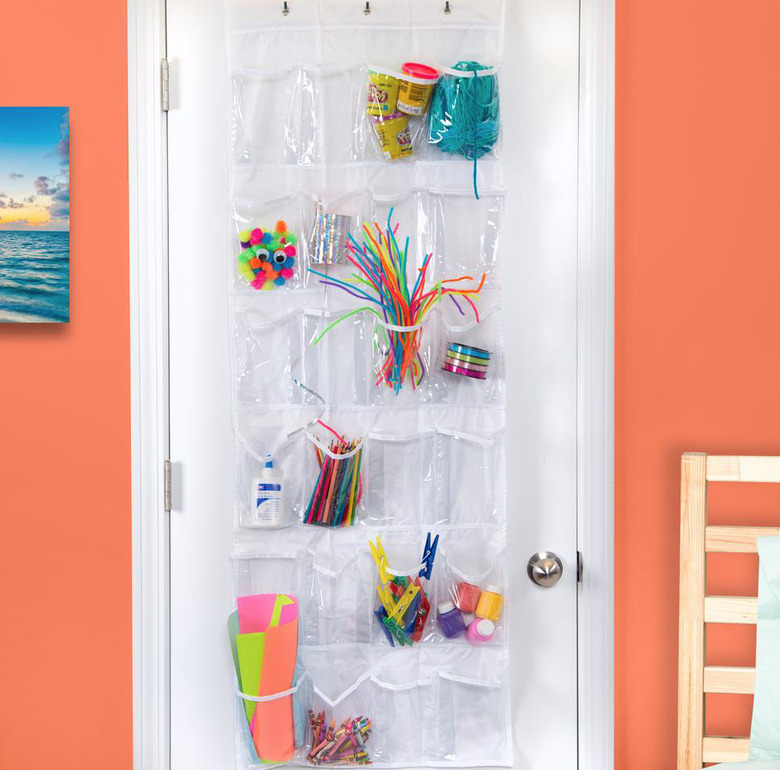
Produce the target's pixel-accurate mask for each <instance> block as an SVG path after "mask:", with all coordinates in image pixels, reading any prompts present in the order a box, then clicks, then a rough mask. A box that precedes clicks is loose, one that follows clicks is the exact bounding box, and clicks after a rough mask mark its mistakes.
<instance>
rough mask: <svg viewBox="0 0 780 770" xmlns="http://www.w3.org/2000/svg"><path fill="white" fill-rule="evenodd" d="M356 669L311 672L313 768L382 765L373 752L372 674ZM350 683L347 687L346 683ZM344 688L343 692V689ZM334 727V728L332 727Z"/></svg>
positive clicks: (309, 753)
mask: <svg viewBox="0 0 780 770" xmlns="http://www.w3.org/2000/svg"><path fill="white" fill-rule="evenodd" d="M359 670H360V669H359V668H358V667H357V666H354V665H353V666H341V665H336V666H334V668H333V670H332V671H329V672H326V671H324V670H323V669H321V668H319V667H318V669H317V670H316V671H313V672H311V671H310V680H309V682H308V683H307V685H306V686H305V688H302V689H305V696H304V697H305V703H306V711H307V725H306V739H305V752H306V762H307V764H310V765H330V764H349V765H351V764H354V765H357V764H368V763H369V762H370V763H373V764H380V763H381V757H380V756H378V755H377V752H376V751H375V749H374V743H375V741H374V738H375V725H374V699H373V684H372V682H371V679H370V673H369V672H365V671H364V672H363V673H361V674H360V675H358V676H357V677H356V676H355V673H354V672H355V671H359ZM347 682H351V683H350V684H349V685H347V686H345V683H347ZM342 688H343V689H342ZM331 726H332V727H331Z"/></svg>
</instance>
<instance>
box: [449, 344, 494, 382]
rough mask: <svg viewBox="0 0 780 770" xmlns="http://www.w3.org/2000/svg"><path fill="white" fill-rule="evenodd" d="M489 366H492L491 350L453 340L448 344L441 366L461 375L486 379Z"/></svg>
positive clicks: (475, 378) (474, 378)
mask: <svg viewBox="0 0 780 770" xmlns="http://www.w3.org/2000/svg"><path fill="white" fill-rule="evenodd" d="M488 366H490V351H488V350H483V349H482V348H475V347H472V346H471V345H463V344H461V343H460V342H451V343H450V344H449V345H448V346H447V353H446V355H445V357H444V363H443V364H442V366H441V368H442V369H443V370H444V371H445V372H450V373H451V374H457V375H459V376H461V377H470V378H471V379H473V380H485V379H487V370H488Z"/></svg>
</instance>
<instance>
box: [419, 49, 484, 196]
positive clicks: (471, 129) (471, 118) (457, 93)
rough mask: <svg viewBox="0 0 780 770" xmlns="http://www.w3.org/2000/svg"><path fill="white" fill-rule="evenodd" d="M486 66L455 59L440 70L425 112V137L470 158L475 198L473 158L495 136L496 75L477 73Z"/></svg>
mask: <svg viewBox="0 0 780 770" xmlns="http://www.w3.org/2000/svg"><path fill="white" fill-rule="evenodd" d="M489 69H492V68H491V67H487V66H486V65H484V64H480V63H479V62H476V61H459V62H458V63H457V64H456V65H455V66H454V67H453V68H452V69H451V70H444V72H443V74H442V77H441V80H440V81H439V83H438V85H437V86H436V90H435V91H434V92H433V96H432V97H431V106H430V111H429V113H428V141H429V142H430V143H431V144H435V145H436V146H437V147H438V148H439V149H440V150H441V151H442V152H446V153H449V154H451V155H461V156H463V157H464V158H467V159H468V160H472V161H473V162H474V195H475V196H476V197H477V198H479V192H478V191H477V159H478V158H481V157H482V156H483V155H487V154H488V153H489V152H490V151H491V150H492V149H493V146H494V145H495V143H496V141H497V140H498V127H499V122H498V78H497V76H496V75H495V74H490V75H483V76H481V77H479V76H478V75H477V73H478V72H483V71H485V70H489ZM456 72H457V73H461V72H462V73H463V74H462V75H461V74H454V73H456Z"/></svg>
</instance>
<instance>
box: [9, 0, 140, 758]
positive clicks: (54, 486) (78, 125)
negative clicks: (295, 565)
mask: <svg viewBox="0 0 780 770" xmlns="http://www.w3.org/2000/svg"><path fill="white" fill-rule="evenodd" d="M125 16H126V6H125V0H67V2H63V0H22V1H21V2H20V0H0V104H3V105H38V104H42V105H46V104H48V105H70V107H71V113H70V116H71V185H72V193H73V194H72V207H71V236H72V239H71V244H72V247H71V259H72V266H71V319H72V320H71V323H70V324H67V325H31V324H30V325H28V324H24V325H21V324H20V325H13V324H3V325H0V767H2V768H7V769H8V770H13V769H15V768H20V769H21V768H24V770H38V769H39V768H40V770H49V768H52V767H57V768H59V770H71V769H72V770H99V769H100V768H105V767H106V766H110V767H112V768H117V770H129V768H131V767H132V723H131V684H132V682H131V675H132V674H131V671H132V669H131V665H132V662H131V655H132V638H131V551H130V548H131V540H130V534H131V528H130V366H129V302H128V287H127V284H128V245H127V244H128V224H127V162H126V156H127V138H126V137H127V109H126V103H127V86H126V82H127V69H126V42H125V41H126V22H125ZM107 762H108V765H107V764H106V763H107Z"/></svg>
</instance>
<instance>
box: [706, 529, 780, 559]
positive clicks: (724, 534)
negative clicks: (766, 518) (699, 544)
mask: <svg viewBox="0 0 780 770" xmlns="http://www.w3.org/2000/svg"><path fill="white" fill-rule="evenodd" d="M771 535H780V527H707V536H706V546H705V547H706V548H707V551H708V552H709V553H758V548H757V546H756V538H758V537H770V536H771Z"/></svg>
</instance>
